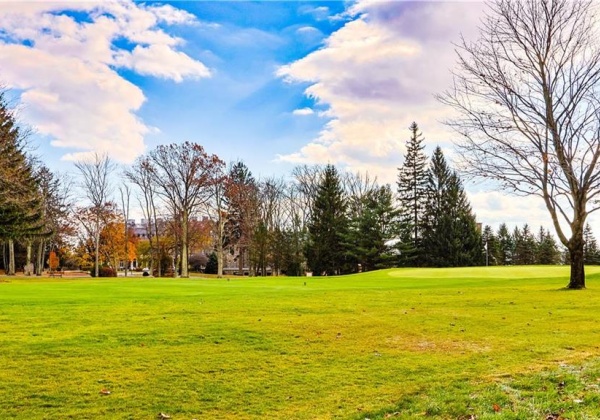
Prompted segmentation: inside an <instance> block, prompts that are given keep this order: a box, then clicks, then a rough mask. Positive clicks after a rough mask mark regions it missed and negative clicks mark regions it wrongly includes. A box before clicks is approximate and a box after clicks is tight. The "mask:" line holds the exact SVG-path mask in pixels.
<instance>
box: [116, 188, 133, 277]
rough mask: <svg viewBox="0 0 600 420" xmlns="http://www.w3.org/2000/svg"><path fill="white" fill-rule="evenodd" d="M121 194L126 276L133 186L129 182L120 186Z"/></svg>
mask: <svg viewBox="0 0 600 420" xmlns="http://www.w3.org/2000/svg"><path fill="white" fill-rule="evenodd" d="M119 195H120V196H121V211H122V212H123V219H124V221H125V223H124V226H125V232H124V233H125V277H127V270H128V268H129V201H130V198H131V188H130V187H129V185H127V184H123V185H120V186H119Z"/></svg>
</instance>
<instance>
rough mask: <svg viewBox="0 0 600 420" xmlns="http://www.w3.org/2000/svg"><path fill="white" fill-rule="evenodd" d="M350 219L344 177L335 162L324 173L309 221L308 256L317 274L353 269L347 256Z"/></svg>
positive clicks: (313, 270) (311, 268)
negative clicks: (343, 185) (342, 178)
mask: <svg viewBox="0 0 600 420" xmlns="http://www.w3.org/2000/svg"><path fill="white" fill-rule="evenodd" d="M347 229H348V219H347V215H346V198H345V194H344V191H343V189H342V185H341V182H340V177H339V175H338V172H337V170H336V168H335V166H333V165H327V166H326V167H325V169H324V170H323V173H322V175H321V181H320V183H319V187H318V191H317V195H316V197H315V201H314V203H313V205H312V214H311V220H310V223H309V225H308V232H309V240H308V243H307V247H306V259H307V263H308V267H309V269H310V270H311V271H312V272H313V273H314V275H317V276H319V275H334V274H341V273H343V272H346V271H349V270H350V267H349V266H348V262H347V260H346V256H347V249H346V245H345V243H346V242H345V238H347Z"/></svg>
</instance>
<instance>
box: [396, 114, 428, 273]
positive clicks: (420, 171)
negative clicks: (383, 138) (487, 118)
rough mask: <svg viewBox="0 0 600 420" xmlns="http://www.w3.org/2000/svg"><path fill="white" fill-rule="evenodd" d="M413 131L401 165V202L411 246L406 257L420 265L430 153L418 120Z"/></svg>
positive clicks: (406, 233)
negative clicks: (426, 149)
mask: <svg viewBox="0 0 600 420" xmlns="http://www.w3.org/2000/svg"><path fill="white" fill-rule="evenodd" d="M409 130H410V132H411V136H410V139H409V140H408V141H407V143H406V155H405V156H404V163H403V164H402V167H401V168H398V171H399V172H398V182H397V186H398V200H399V202H400V212H401V221H402V223H401V226H402V227H403V230H404V233H403V235H402V236H403V237H404V238H406V239H407V240H408V244H407V245H409V246H407V247H406V249H405V252H404V259H405V260H408V261H407V262H410V263H412V265H419V264H420V259H421V254H422V250H423V248H422V244H421V238H422V224H423V217H424V213H425V205H426V201H427V198H426V193H427V156H426V155H425V153H424V152H423V150H424V149H425V146H424V145H423V140H424V139H423V135H422V133H420V132H419V127H418V125H417V123H416V122H413V123H412V124H411V125H410V127H409Z"/></svg>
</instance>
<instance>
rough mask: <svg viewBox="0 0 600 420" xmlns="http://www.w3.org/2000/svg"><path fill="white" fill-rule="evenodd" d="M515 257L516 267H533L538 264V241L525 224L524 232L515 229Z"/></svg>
mask: <svg viewBox="0 0 600 420" xmlns="http://www.w3.org/2000/svg"><path fill="white" fill-rule="evenodd" d="M513 236H514V238H515V255H514V263H515V264H516V265H532V264H535V262H536V247H537V245H536V241H535V238H534V237H533V234H532V233H531V229H529V225H528V224H525V225H524V226H523V229H522V230H519V229H518V228H517V227H515V233H514V235H513Z"/></svg>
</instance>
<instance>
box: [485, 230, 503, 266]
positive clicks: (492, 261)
mask: <svg viewBox="0 0 600 420" xmlns="http://www.w3.org/2000/svg"><path fill="white" fill-rule="evenodd" d="M481 242H482V243H483V249H484V253H485V259H486V265H498V261H499V258H498V256H499V254H500V246H499V243H498V239H497V238H496V235H494V231H493V230H492V228H491V226H488V225H486V226H485V227H484V228H483V232H482V234H481Z"/></svg>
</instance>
